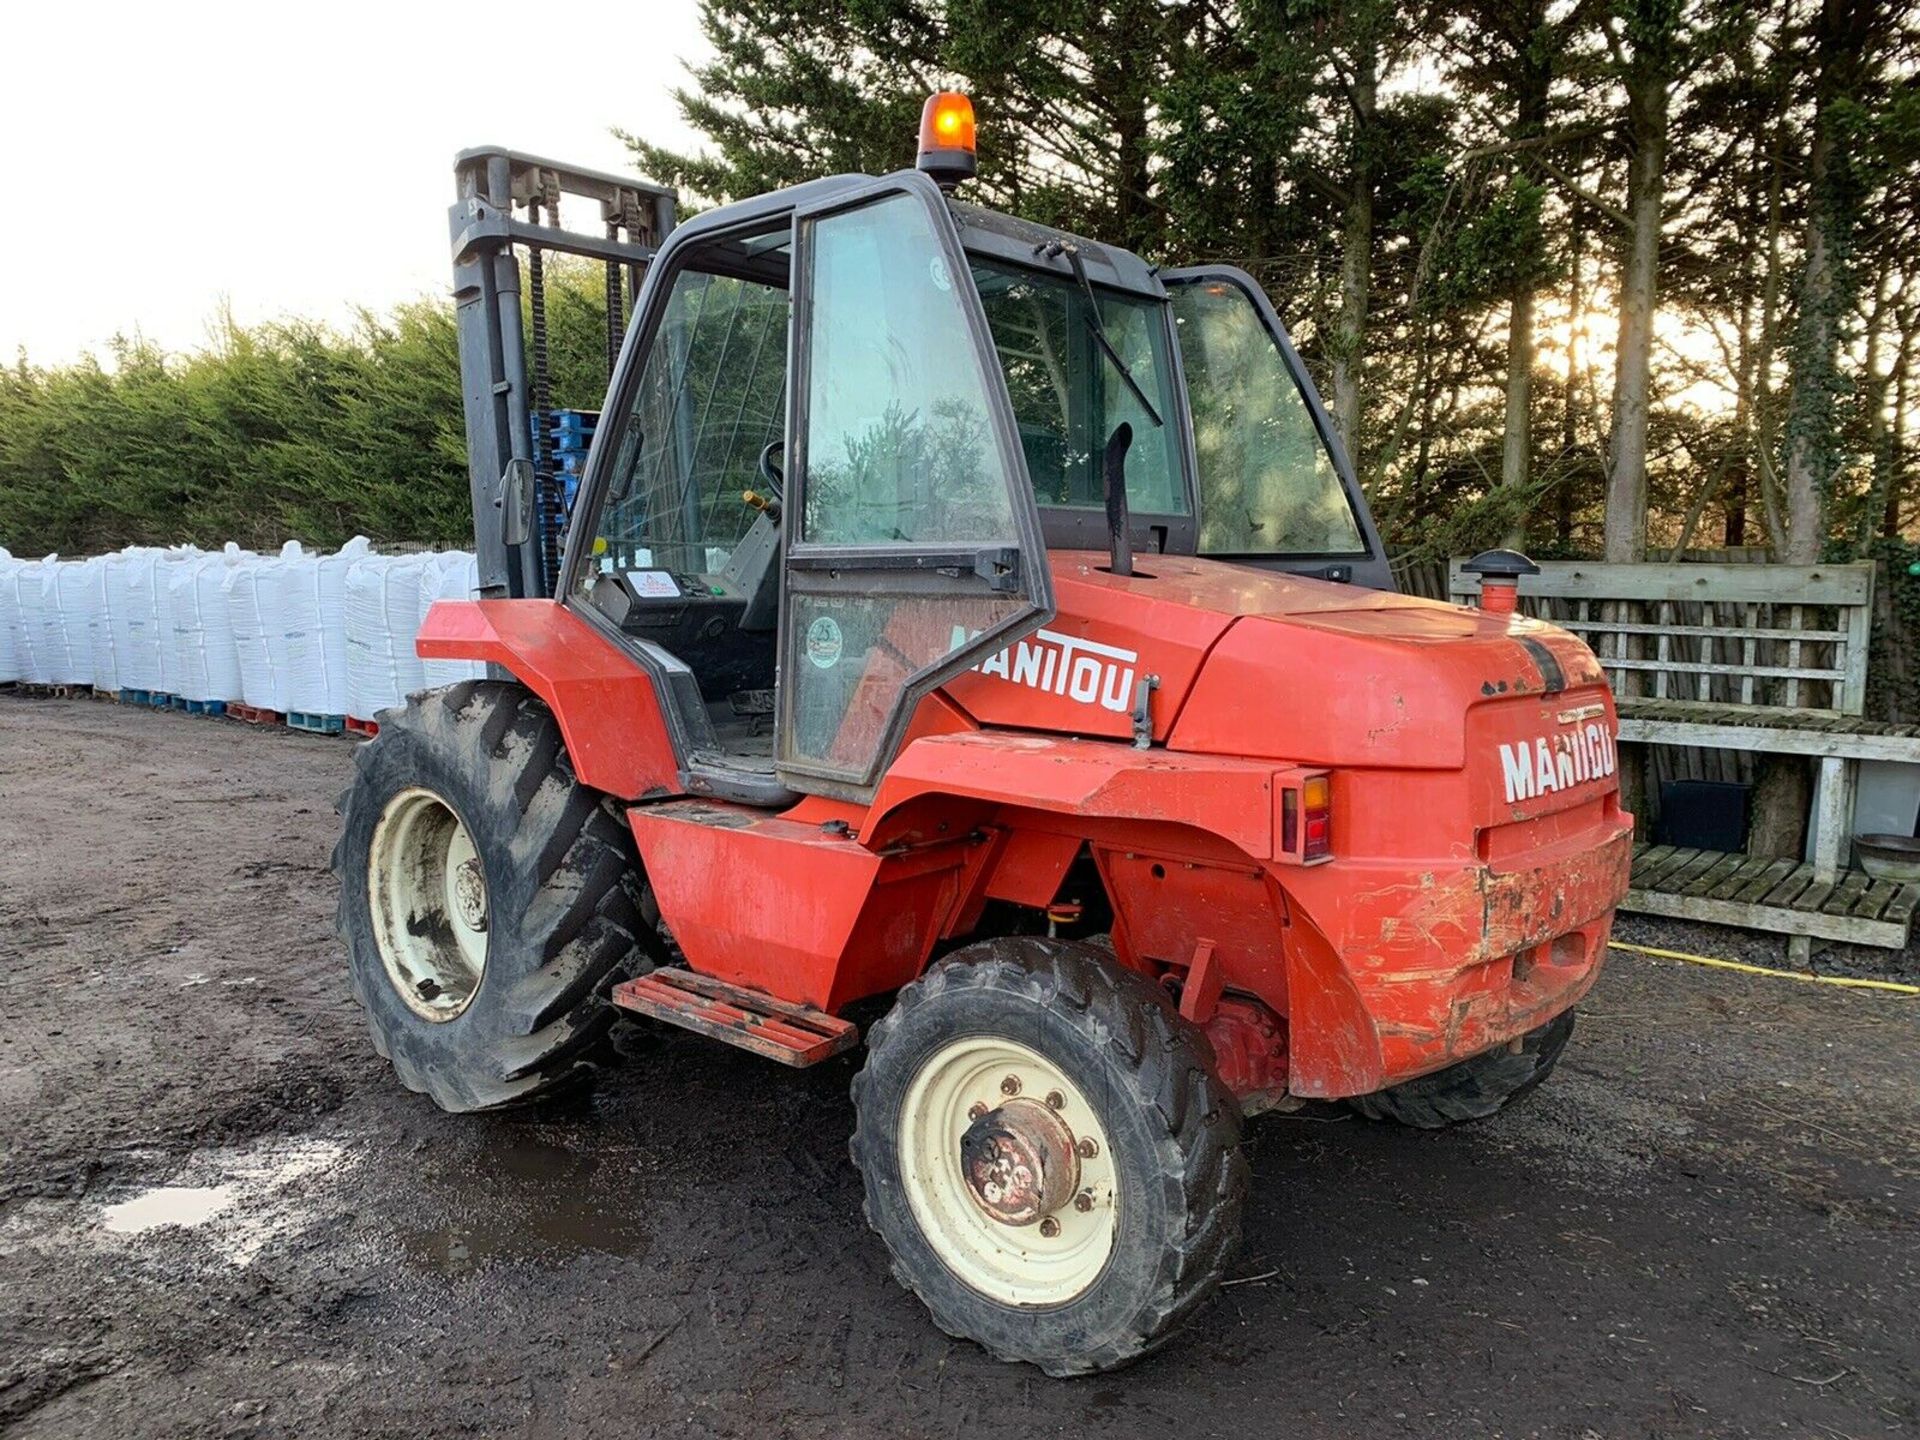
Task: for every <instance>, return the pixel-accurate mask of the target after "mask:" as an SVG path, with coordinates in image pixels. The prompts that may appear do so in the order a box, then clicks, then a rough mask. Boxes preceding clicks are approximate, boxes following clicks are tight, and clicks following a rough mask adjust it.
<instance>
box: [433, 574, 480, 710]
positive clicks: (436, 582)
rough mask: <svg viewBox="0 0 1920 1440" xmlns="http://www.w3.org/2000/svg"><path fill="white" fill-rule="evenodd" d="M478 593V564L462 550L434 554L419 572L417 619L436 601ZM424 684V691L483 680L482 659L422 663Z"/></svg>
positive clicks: (466, 597) (473, 596)
mask: <svg viewBox="0 0 1920 1440" xmlns="http://www.w3.org/2000/svg"><path fill="white" fill-rule="evenodd" d="M479 594H480V561H479V559H478V558H477V557H476V556H474V555H472V554H471V553H469V552H468V551H465V550H449V551H447V552H446V553H445V554H442V555H435V556H433V557H432V559H431V562H430V563H429V564H428V565H427V566H426V567H425V568H424V569H422V570H421V572H420V618H421V620H423V621H424V620H425V619H426V618H427V611H429V610H431V609H432V608H433V602H434V601H436V600H472V599H475V598H477V597H478V595H479ZM421 669H422V671H424V672H425V680H424V683H425V685H426V686H427V688H428V689H436V688H438V687H439V686H442V685H458V684H459V683H460V682H461V681H462V680H484V679H486V678H487V665H486V662H485V661H484V660H423V661H422V662H421Z"/></svg>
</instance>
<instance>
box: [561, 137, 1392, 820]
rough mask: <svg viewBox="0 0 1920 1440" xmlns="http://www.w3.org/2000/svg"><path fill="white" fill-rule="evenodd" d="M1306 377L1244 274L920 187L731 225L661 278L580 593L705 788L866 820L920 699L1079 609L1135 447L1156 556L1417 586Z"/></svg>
mask: <svg viewBox="0 0 1920 1440" xmlns="http://www.w3.org/2000/svg"><path fill="white" fill-rule="evenodd" d="M1298 365H1299V362H1298V358H1297V356H1295V355H1294V353H1293V351H1292V347H1291V345H1290V344H1288V342H1287V339H1286V336H1285V333H1284V331H1283V330H1281V329H1280V326H1279V322H1278V320H1277V319H1276V318H1275V317H1274V316H1273V313H1272V311H1271V309H1270V307H1267V306H1266V303H1265V300H1264V297H1263V296H1261V295H1260V292H1259V290H1258V287H1257V286H1256V285H1254V284H1253V282H1252V281H1251V280H1250V279H1248V278H1247V277H1246V276H1245V275H1244V274H1242V273H1241V272H1238V271H1234V270H1231V269H1226V268H1208V269H1196V270H1187V271H1177V272H1171V273H1168V274H1165V275H1162V274H1157V273H1156V272H1155V270H1154V269H1153V268H1151V267H1149V266H1148V265H1146V264H1145V263H1144V262H1143V261H1141V260H1140V259H1139V258H1138V257H1136V256H1133V255H1131V254H1129V253H1127V252H1125V251H1121V250H1114V249H1111V248H1108V247H1105V246H1100V245H1097V244H1095V243H1093V242H1090V241H1083V240H1077V239H1075V238H1074V237H1071V236H1066V235H1063V234H1061V233H1060V232H1058V231H1052V230H1047V229H1044V228H1042V227H1039V226H1034V225H1030V224H1028V223H1026V222H1024V221H1020V220H1017V219H1014V218H1013V217H1010V216H1006V215H1001V214H998V213H996V212H993V211H988V210H983V209H979V208H978V207H974V206H970V205H966V204H963V203H960V202H957V201H954V200H952V199H951V198H950V197H949V196H947V195H946V194H944V193H943V192H942V190H941V189H940V188H939V187H938V186H937V185H936V184H935V183H934V182H933V181H932V180H931V179H929V178H928V177H927V176H926V175H925V174H922V173H920V172H918V171H903V172H900V173H898V174H895V175H892V176H888V177H885V178H882V179H878V180H875V179H869V178H866V177H857V176H854V177H833V178H829V179H825V180H819V181H814V182H811V183H809V184H804V185H800V186H797V187H794V188H792V189H789V190H784V191H779V192H776V193H773V194H770V195H766V196H761V197H757V198H755V199H751V200H747V201H743V202H740V203H738V204H734V205H729V206H725V207H722V208H720V209H716V210H713V211H710V212H708V213H706V214H704V215H702V216H699V217H698V218H696V219H694V220H692V221H690V222H687V223H684V224H682V225H681V226H679V227H678V228H677V229H676V230H675V231H674V232H673V233H672V235H671V236H670V238H669V239H668V240H667V242H666V243H665V244H664V245H663V246H662V247H661V248H660V250H659V253H658V255H657V257H656V258H655V260H654V262H653V263H652V265H651V266H650V267H649V270H648V274H647V278H646V282H645V285H644V288H643V289H642V290H641V292H640V295H639V297H638V301H637V305H636V310H635V317H634V325H633V329H632V332H631V334H630V335H629V337H628V340H627V344H626V347H625V350H624V352H623V354H622V357H621V362H620V366H619V370H618V373H617V374H616V376H615V380H614V384H613V388H612V391H611V393H610V394H609V397H608V402H607V409H606V420H607V422H610V423H605V422H603V424H602V426H601V428H600V430H599V432H598V433H597V434H596V435H595V438H594V447H593V452H592V455H591V457H590V459H589V462H588V467H587V473H586V477H585V481H584V483H583V485H582V489H581V496H580V500H579V502H578V503H577V504H576V506H575V509H574V513H573V515H572V519H571V528H570V530H569V534H568V540H567V545H566V556H565V561H564V564H563V568H562V574H561V584H560V586H559V590H558V593H559V596H560V598H561V599H562V601H563V603H565V604H567V605H568V606H569V607H570V608H572V609H574V610H575V611H576V612H578V613H579V614H581V615H582V616H583V617H584V618H585V619H587V621H588V622H589V623H591V624H593V625H595V626H596V627H597V628H600V629H601V630H602V631H603V632H605V633H608V634H609V635H610V637H612V638H615V639H616V640H617V641H618V642H619V643H621V644H622V645H623V646H625V647H626V648H627V649H628V650H629V651H630V652H631V653H633V654H634V656H635V657H636V659H637V660H638V661H639V663H640V664H642V666H643V667H645V668H646V669H647V670H648V671H649V673H650V675H651V677H652V678H653V680H654V682H655V685H656V688H657V689H658V691H659V692H660V693H661V694H663V695H670V696H671V697H673V698H672V701H671V703H670V704H668V705H667V706H666V707H665V708H666V709H667V710H668V711H669V721H670V724H671V725H672V726H673V727H674V729H675V731H676V734H675V739H676V744H677V747H678V749H679V752H680V753H681V754H682V755H683V756H688V757H690V759H689V769H688V774H687V776H686V780H687V784H688V788H689V789H692V790H694V791H696V792H698V793H707V794H712V795H716V796H719V797H723V798H730V799H737V800H744V801H748V802H750V803H761V804H783V803H789V802H790V801H791V800H792V799H794V798H795V797H796V795H797V794H799V793H820V794H828V795H833V796H837V797H840V798H846V799H860V800H864V799H866V798H869V797H870V796H871V793H872V789H873V786H874V784H875V783H876V781H877V779H878V776H879V773H880V771H881V770H882V769H883V768H884V766H885V764H886V763H887V761H888V759H890V758H891V755H892V753H893V751H894V750H895V749H896V748H897V746H898V744H899V740H900V737H901V734H902V732H903V730H904V727H905V725H906V723H907V721H908V718H909V717H910V715H911V714H912V711H913V709H914V708H915V706H916V705H917V704H918V703H919V701H920V700H921V699H922V698H924V697H925V696H926V695H927V694H928V693H930V692H931V691H932V690H933V689H935V688H937V687H938V686H939V685H941V684H944V683H945V682H946V681H948V680H949V679H951V678H952V677H953V676H955V675H957V674H959V673H960V672H961V671H962V670H964V669H966V668H967V667H969V666H972V665H974V664H977V663H979V662H981V661H982V660H984V659H985V658H987V657H988V656H990V655H992V654H993V653H994V652H996V651H998V650H1001V649H1004V648H1005V647H1006V646H1007V645H1008V644H1009V643H1010V642H1012V641H1013V640H1015V639H1017V638H1018V637H1019V636H1020V635H1022V634H1025V633H1028V632H1030V631H1031V630H1033V629H1034V628H1036V627H1037V626H1039V625H1041V624H1044V623H1045V622H1046V620H1047V619H1049V618H1050V617H1051V615H1052V610H1053V606H1052V588H1051V581H1050V575H1049V571H1048V565H1047V561H1046V558H1045V551H1046V550H1047V549H1049V548H1053V549H1070V550H1104V549H1106V548H1107V546H1108V543H1109V539H1110V536H1109V533H1108V528H1109V515H1108V511H1107V509H1106V505H1105V492H1104V483H1103V466H1102V457H1103V454H1104V452H1105V449H1106V447H1107V444H1108V441H1109V440H1110V439H1112V438H1113V437H1115V435H1116V434H1117V433H1118V432H1119V431H1120V430H1121V428H1122V427H1125V428H1126V429H1127V430H1128V431H1130V433H1131V436H1132V440H1131V443H1130V444H1128V445H1127V446H1126V450H1125V458H1124V466H1125V490H1126V496H1127V506H1126V513H1127V516H1128V518H1127V521H1126V525H1127V528H1128V531H1129V537H1130V540H1131V544H1132V548H1133V549H1134V550H1135V551H1136V552H1138V553H1142V554H1145V555H1148V556H1150V555H1151V554H1152V553H1154V552H1170V553H1176V554H1192V553H1195V551H1196V550H1197V551H1199V552H1200V553H1202V554H1207V553H1213V554H1217V555H1219V556H1220V557H1221V558H1231V559H1235V560H1239V561H1242V562H1253V563H1265V564H1271V565H1277V566H1281V567H1284V568H1289V569H1295V570H1300V571H1303V572H1305V573H1311V574H1316V575H1320V576H1323V577H1324V578H1329V579H1337V580H1358V581H1360V582H1361V583H1374V584H1382V585H1384V584H1386V583H1388V582H1387V580H1386V574H1385V559H1384V555H1383V554H1382V553H1381V551H1380V548H1379V544H1378V540H1377V537H1376V536H1375V534H1374V532H1373V529H1372V524H1371V520H1370V518H1369V517H1368V516H1367V513H1366V507H1365V504H1364V501H1363V500H1362V499H1361V497H1360V494H1359V491H1358V487H1357V486H1355V485H1354V484H1353V481H1352V476H1351V472H1350V469H1349V468H1348V467H1347V466H1346V464H1345V461H1344V458H1343V457H1342V456H1341V453H1340V450H1339V447H1338V445H1337V443H1335V442H1334V441H1333V439H1332V434H1331V429H1330V427H1329V426H1328V424H1327V421H1326V417H1325V415H1324V412H1322V411H1321V410H1320V407H1319V405H1318V403H1317V401H1316V400H1315V399H1314V397H1313V392H1312V387H1311V386H1310V385H1309V384H1306V383H1304V380H1303V378H1302V376H1301V374H1300V371H1299V368H1298ZM1203 497H1204V500H1203ZM1149 564H1150V562H1149ZM776 676H780V677H784V682H785V683H784V684H783V685H781V686H778V687H777V686H776V683H775V677H776ZM776 742H777V749H776Z"/></svg>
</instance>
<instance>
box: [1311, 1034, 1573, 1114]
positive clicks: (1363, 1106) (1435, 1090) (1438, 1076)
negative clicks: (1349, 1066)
mask: <svg viewBox="0 0 1920 1440" xmlns="http://www.w3.org/2000/svg"><path fill="white" fill-rule="evenodd" d="M1572 1034H1573V1012H1572V1011H1571V1010H1569V1011H1567V1012H1566V1013H1564V1014H1562V1015H1557V1016H1555V1017H1554V1018H1553V1019H1552V1020H1549V1021H1548V1022H1547V1023H1546V1024H1545V1025H1542V1026H1541V1027H1540V1028H1539V1029H1538V1030H1530V1031H1528V1032H1527V1034H1526V1035H1524V1036H1522V1037H1521V1040H1520V1049H1519V1050H1518V1052H1515V1051H1512V1050H1508V1049H1506V1048H1505V1047H1502V1048H1501V1049H1498V1050H1489V1051H1488V1052H1487V1053H1486V1054H1484V1055H1476V1056H1474V1057H1473V1059H1471V1060H1462V1061H1461V1062H1460V1063H1459V1064H1457V1065H1449V1066H1448V1067H1447V1068H1446V1069H1444V1070H1436V1071H1434V1072H1433V1074H1431V1075H1422V1076H1420V1077H1419V1079H1417V1080H1408V1081H1406V1082H1404V1083H1403V1084H1399V1085H1394V1086H1391V1087H1390V1088H1388V1089H1385V1090H1379V1091H1376V1092H1374V1093H1373V1094H1371V1095H1358V1096H1355V1097H1354V1098H1353V1099H1351V1100H1349V1101H1348V1102H1347V1103H1348V1104H1349V1105H1351V1106H1352V1107H1353V1108H1354V1109H1355V1110H1358V1111H1359V1112H1360V1113H1361V1114H1362V1115H1364V1116H1366V1117H1367V1118H1368V1119H1369V1120H1393V1121H1397V1122H1398V1123H1399V1124H1402V1125H1411V1126H1413V1127H1415V1128H1416V1129H1420V1130H1443V1129H1445V1128H1446V1127H1447V1126H1449V1125H1457V1124H1459V1123H1460V1122H1461V1121H1463V1120H1484V1119H1486V1118H1487V1116H1489V1115H1491V1114H1493V1113H1494V1112H1495V1111H1497V1110H1501V1109H1504V1108H1505V1107H1506V1106H1508V1105H1511V1104H1512V1103H1513V1102H1514V1101H1515V1100H1518V1099H1519V1098H1520V1097H1521V1096H1522V1095H1524V1094H1526V1093H1527V1092H1528V1091H1529V1090H1531V1089H1533V1088H1534V1086H1536V1085H1538V1084H1539V1083H1540V1082H1541V1081H1542V1080H1545V1079H1546V1078H1547V1076H1549V1075H1551V1074H1552V1073H1553V1067H1554V1066H1555V1065H1556V1064H1557V1063H1559V1060H1560V1052H1561V1051H1563V1050H1565V1049H1566V1048H1567V1039H1568V1037H1569V1036H1571V1035H1572Z"/></svg>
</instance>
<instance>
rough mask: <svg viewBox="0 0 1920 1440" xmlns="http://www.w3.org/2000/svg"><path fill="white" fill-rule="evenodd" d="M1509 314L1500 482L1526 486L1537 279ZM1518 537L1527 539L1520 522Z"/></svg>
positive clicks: (1525, 285)
mask: <svg viewBox="0 0 1920 1440" xmlns="http://www.w3.org/2000/svg"><path fill="white" fill-rule="evenodd" d="M1512 303H1513V308H1512V310H1511V311H1510V312H1509V313H1508V316H1507V420H1506V439H1505V443H1504V445H1503V447H1502V449H1501V452H1500V483H1501V484H1502V485H1508V486H1512V485H1525V484H1526V483H1527V481H1528V479H1529V478H1531V476H1532V474H1533V433H1532V432H1533V282H1532V281H1531V280H1526V281H1522V282H1521V284H1520V285H1519V286H1518V287H1517V288H1516V289H1515V290H1514V292H1513V302H1512ZM1514 528H1515V532H1516V534H1515V539H1516V540H1524V539H1525V526H1524V525H1516V526H1515V527H1514Z"/></svg>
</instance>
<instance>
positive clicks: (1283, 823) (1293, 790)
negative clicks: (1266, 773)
mask: <svg viewBox="0 0 1920 1440" xmlns="http://www.w3.org/2000/svg"><path fill="white" fill-rule="evenodd" d="M1274 789H1275V790H1276V791H1277V792H1278V795H1279V800H1280V815H1279V821H1280V836H1279V840H1280V843H1279V844H1278V845H1277V846H1276V847H1275V848H1276V850H1277V851H1278V854H1277V855H1276V856H1275V858H1276V859H1279V860H1290V861H1292V862H1293V863H1294V864H1296V865H1313V864H1317V863H1318V862H1320V861H1322V860H1331V859H1332V858H1333V777H1332V776H1330V775H1328V774H1327V772H1326V771H1324V770H1282V771H1280V772H1279V773H1278V774H1276V775H1275V776H1274Z"/></svg>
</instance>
